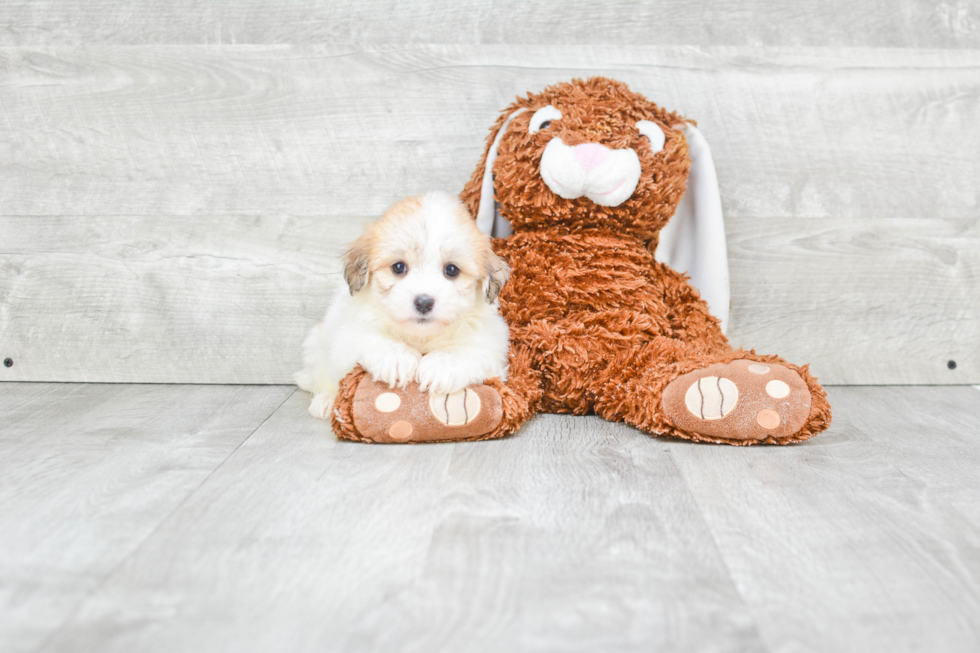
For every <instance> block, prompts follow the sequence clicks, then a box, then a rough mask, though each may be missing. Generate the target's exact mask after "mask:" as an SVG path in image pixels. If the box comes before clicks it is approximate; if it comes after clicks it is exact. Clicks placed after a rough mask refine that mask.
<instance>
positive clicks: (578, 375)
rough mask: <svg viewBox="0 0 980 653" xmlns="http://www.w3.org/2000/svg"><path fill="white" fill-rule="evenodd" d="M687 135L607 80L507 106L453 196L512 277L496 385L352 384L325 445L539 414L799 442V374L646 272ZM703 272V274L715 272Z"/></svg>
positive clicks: (809, 403)
mask: <svg viewBox="0 0 980 653" xmlns="http://www.w3.org/2000/svg"><path fill="white" fill-rule="evenodd" d="M692 135H693V136H695V137H699V135H698V134H697V132H696V129H695V128H694V127H693V126H692V125H691V124H690V123H687V122H685V119H684V118H683V117H681V116H679V115H677V114H676V113H671V112H668V111H666V110H664V109H661V108H660V107H659V106H657V105H656V104H654V103H652V102H650V101H649V100H647V99H646V98H644V97H642V96H641V95H638V94H637V93H634V92H632V91H631V90H630V89H629V88H628V87H627V86H626V85H625V84H623V83H620V82H616V81H613V80H609V79H604V78H591V79H588V80H585V81H582V80H573V81H572V82H570V83H561V84H556V85H554V86H551V87H548V88H546V89H544V90H543V91H541V92H540V93H537V94H528V95H527V97H526V98H520V97H519V98H518V99H517V101H515V102H514V103H513V104H512V105H511V106H509V107H508V108H507V109H505V110H504V111H503V112H502V114H501V116H500V118H499V119H498V120H497V122H496V124H495V125H494V126H493V128H492V130H491V133H490V136H489V137H488V139H487V147H486V150H485V153H484V158H483V161H482V162H481V163H480V165H479V166H478V167H477V169H476V170H475V171H474V172H473V175H472V177H471V179H470V181H469V182H468V183H467V184H466V187H465V188H464V189H463V192H462V194H461V199H462V200H463V202H464V203H465V204H466V205H467V206H468V208H469V209H470V211H471V213H473V215H475V216H477V218H476V219H477V222H478V225H479V226H480V227H481V229H483V230H484V231H485V232H487V233H491V232H492V233H493V235H495V236H498V238H496V239H495V240H494V250H495V251H496V252H497V253H498V254H499V255H500V256H501V257H502V258H504V259H505V260H506V261H507V262H508V263H509V264H510V266H511V269H512V273H511V277H510V280H509V281H508V282H507V284H506V285H505V286H504V287H503V289H502V290H501V292H500V295H499V301H500V308H501V311H502V314H503V316H504V318H505V319H506V321H507V323H508V326H509V327H510V338H511V348H510V361H509V372H508V376H507V378H506V380H501V379H489V380H487V382H486V383H485V384H483V385H480V386H476V387H471V388H467V389H466V390H463V391H460V392H458V393H455V394H454V395H446V396H430V395H429V394H428V393H421V392H419V391H418V389H417V386H412V385H409V387H407V388H404V389H392V388H389V387H388V386H387V385H385V384H383V383H379V382H376V381H374V380H373V379H372V378H370V376H368V375H366V374H365V372H364V371H363V370H361V369H360V368H358V369H355V371H354V372H352V373H351V374H350V375H348V376H347V377H346V378H345V379H344V380H343V382H342V383H341V388H340V392H339V394H338V396H337V399H336V402H335V404H334V410H333V413H332V423H333V427H334V430H335V431H336V432H337V434H338V435H339V436H340V437H342V438H346V439H351V440H360V441H369V442H433V441H445V440H479V439H488V438H497V437H501V436H504V435H508V434H511V433H514V432H515V431H516V430H517V429H518V428H519V427H520V426H521V424H523V423H524V422H525V421H526V420H527V419H528V418H530V417H531V416H532V415H534V414H536V413H539V412H546V413H571V414H573V415H585V414H589V413H594V414H596V415H599V416H601V417H603V418H605V419H608V420H611V421H617V422H626V423H627V424H631V425H633V426H635V427H637V428H639V429H642V430H644V431H646V432H648V433H652V434H658V435H664V436H674V437H679V438H686V439H689V440H697V441H702V442H714V443H726V444H733V445H747V444H757V443H762V442H767V443H773V444H786V443H790V442H798V441H801V440H806V439H807V438H810V437H812V436H813V435H815V434H817V433H819V432H821V431H823V430H824V429H826V428H827V426H828V425H829V424H830V419H831V414H830V405H829V404H828V402H827V397H826V393H825V392H824V390H823V389H822V388H821V387H820V385H819V384H818V383H817V381H816V379H815V378H814V377H812V376H811V375H810V373H809V371H808V368H807V366H805V365H804V366H796V365H793V364H790V363H788V362H786V361H784V360H783V359H781V358H779V357H778V356H766V355H760V354H756V353H755V351H754V350H752V351H744V350H741V349H739V350H733V349H732V347H731V346H730V345H729V344H728V340H727V339H726V337H725V336H724V334H723V332H722V328H721V325H720V321H719V319H718V318H716V317H715V316H713V315H712V313H711V312H710V311H709V307H708V304H707V303H706V302H705V301H704V299H702V296H701V294H700V293H699V292H698V290H696V289H695V287H694V286H692V284H691V283H689V280H688V277H687V276H686V275H685V274H683V273H681V272H678V271H677V270H675V269H672V268H671V267H669V266H668V265H666V264H664V263H662V262H660V261H658V260H657V259H656V258H655V252H657V249H658V244H659V237H660V236H661V234H662V230H663V229H664V227H665V225H667V223H668V220H670V219H671V217H672V216H673V215H674V214H675V211H676V210H677V209H678V205H679V203H680V202H681V199H682V197H683V196H684V195H685V189H686V186H687V182H688V176H689V173H691V165H692V163H691V156H690V155H689V146H690V147H691V148H692V149H693V144H689V140H690V137H691V136H692ZM691 174H693V173H691ZM691 193H692V191H691V190H689V192H688V195H691ZM694 200H695V201H698V198H696V197H695V198H694ZM700 201H702V202H704V201H705V200H700ZM708 201H709V203H710V198H709V200H708ZM718 210H719V211H720V204H719V207H718ZM718 220H719V222H718V224H717V225H716V228H715V230H714V231H715V232H716V234H717V232H719V231H720V234H717V235H718V236H719V237H720V238H721V243H722V244H723V243H724V230H723V226H722V225H721V224H720V213H719V214H718ZM511 231H512V233H511ZM702 231H703V229H702ZM672 237H673V236H672ZM716 240H717V239H716ZM709 250H710V248H709ZM709 250H705V251H709ZM716 253H717V255H718V256H720V257H721V258H722V264H721V267H722V268H723V269H722V270H721V272H720V274H719V275H717V276H718V277H719V278H720V281H719V280H717V279H716V281H718V283H716V284H715V286H716V287H715V288H713V289H712V290H711V292H712V293H714V295H715V299H714V300H712V303H713V304H717V306H716V312H719V313H721V314H722V315H727V311H728V305H727V304H728V302H727V262H724V247H722V248H721V251H720V252H716ZM702 258H710V256H709V257H702ZM695 263H698V262H697V261H695ZM700 265H701V268H705V266H707V269H708V270H709V273H708V275H709V276H710V268H711V265H712V262H711V261H710V260H702V261H700ZM685 271H687V270H685ZM699 274H702V275H703V274H705V273H704V271H703V269H702V270H701V272H699ZM705 285H708V286H710V285H711V283H710V280H709V283H706V284H705ZM717 286H723V289H724V291H726V292H720V293H719V292H717ZM719 297H721V298H722V299H721V300H719V299H718V298H719ZM709 300H711V297H709ZM722 302H723V305H721V303H722Z"/></svg>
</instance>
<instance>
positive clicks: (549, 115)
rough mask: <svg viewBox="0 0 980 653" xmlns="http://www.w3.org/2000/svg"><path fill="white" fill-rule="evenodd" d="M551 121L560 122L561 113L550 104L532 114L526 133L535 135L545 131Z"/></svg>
mask: <svg viewBox="0 0 980 653" xmlns="http://www.w3.org/2000/svg"><path fill="white" fill-rule="evenodd" d="M552 120H561V111H559V110H558V109H556V108H554V107H553V106H551V105H550V104H549V105H548V106H546V107H542V108H540V109H538V110H537V111H535V112H534V115H533V116H531V124H530V125H528V127H527V133H529V134H536V133H538V132H539V131H541V130H542V129H547V128H548V126H549V125H551V121H552Z"/></svg>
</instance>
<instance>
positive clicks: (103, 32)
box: [0, 0, 980, 48]
mask: <svg viewBox="0 0 980 653" xmlns="http://www.w3.org/2000/svg"><path fill="white" fill-rule="evenodd" d="M4 17H5V21H4V23H5V24H4V28H3V29H2V30H0V45H39V44H68V45H86V44H89V43H112V44H126V45H137V44H147V43H159V44H171V43H181V44H194V43H209V44H234V43H281V42H286V43H361V44H370V43H384V44H418V43H458V44H474V43H535V44H541V43H549V44H567V43H581V44H608V43H628V44H632V45H646V44H648V43H651V42H653V43H659V44H681V45H775V46H799V45H815V46H872V47H920V48H921V47H939V48H957V47H967V48H971V47H976V44H977V41H978V39H980V4H978V3H977V2H975V1H972V0H971V1H963V0H958V1H956V2H941V1H937V0H890V1H889V2H888V3H887V5H879V4H876V3H863V2H847V1H845V0H833V1H830V2H822V3H819V4H816V3H801V2H796V1H794V0H749V1H731V0H726V1H720V2H716V1H713V2H710V3H701V2H693V1H692V0H658V1H656V2H632V1H630V0H612V1H605V2H598V1H591V2H589V1H584V0H562V1H559V0H536V1H535V2H520V1H518V0H454V1H453V2H440V1H438V0H434V1H433V0H430V1H428V2H418V1H416V2H397V1H395V0H358V1H356V2H350V1H346V2H338V1H337V0H300V1H296V0H177V1H172V2H165V3H164V2H139V3H126V2H118V1H117V0H71V1H66V0H40V1H39V0H7V2H5V3H4Z"/></svg>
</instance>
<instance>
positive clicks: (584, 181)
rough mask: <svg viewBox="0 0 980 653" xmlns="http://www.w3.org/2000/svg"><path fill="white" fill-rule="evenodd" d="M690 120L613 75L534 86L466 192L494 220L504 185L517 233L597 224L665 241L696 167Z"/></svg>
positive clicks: (493, 137)
mask: <svg viewBox="0 0 980 653" xmlns="http://www.w3.org/2000/svg"><path fill="white" fill-rule="evenodd" d="M683 122H684V119H683V118H682V117H681V116H679V115H677V114H676V113H670V112H668V111H665V110H664V109H661V108H660V107H658V106H657V105H656V104H654V103H653V102H650V101H649V100H647V99H646V98H644V97H643V96H641V95H638V94H637V93H634V92H632V91H631V90H630V89H629V88H628V87H627V86H626V85H625V84H623V83H622V82H617V81H613V80H610V79H606V78H603V77H593V78H590V79H587V80H585V81H583V80H579V79H576V80H572V81H571V82H568V83H561V84H556V85H554V86H550V87H548V88H546V89H544V90H543V91H542V92H540V93H537V94H530V93H529V94H528V96H527V98H518V99H517V101H516V102H514V103H513V104H512V105H510V106H509V107H508V108H507V109H505V110H504V111H503V113H502V114H501V116H500V118H499V119H498V120H497V123H496V124H495V125H494V127H493V130H492V131H491V134H490V137H489V138H488V139H487V148H486V150H485V152H484V158H483V163H481V165H479V166H478V167H477V170H476V171H475V172H474V173H473V176H472V178H471V179H470V181H469V182H468V183H467V185H466V188H465V189H464V190H463V193H462V199H463V201H464V202H465V203H466V204H467V207H468V208H469V209H470V211H471V212H472V213H473V215H476V216H478V220H481V218H482V219H483V220H486V214H487V210H488V207H489V211H490V212H491V219H492V212H493V202H492V196H493V194H494V193H495V195H496V201H497V202H498V203H499V205H500V206H499V213H500V215H501V216H502V217H503V218H505V219H506V220H508V221H509V222H510V225H511V226H512V228H513V230H514V231H516V232H521V231H531V230H537V229H548V230H557V231H558V232H559V233H571V232H575V231H583V230H590V231H600V232H607V233H609V232H611V233H614V234H617V235H627V234H629V235H632V236H635V237H637V238H639V239H641V240H643V241H645V242H650V241H653V244H655V242H656V236H657V233H658V232H659V231H660V229H661V228H662V227H663V226H664V224H666V222H667V220H668V219H670V217H671V216H672V215H673V214H674V210H675V209H676V208H677V203H678V201H679V200H680V198H681V196H682V195H683V194H684V189H685V182H686V179H687V174H688V170H689V168H690V159H689V158H688V149H687V142H686V140H685V138H684V134H683V133H682V132H681V131H680V127H681V125H682V124H683ZM494 155H496V156H494ZM487 165H489V166H490V167H491V172H492V176H491V175H487V174H485V173H486V172H487V170H486V166H487ZM481 208H482V211H481ZM481 228H483V229H484V231H489V229H488V228H487V226H486V225H481ZM494 235H502V234H499V233H496V232H495V233H494Z"/></svg>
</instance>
